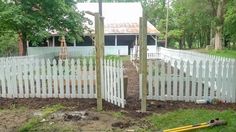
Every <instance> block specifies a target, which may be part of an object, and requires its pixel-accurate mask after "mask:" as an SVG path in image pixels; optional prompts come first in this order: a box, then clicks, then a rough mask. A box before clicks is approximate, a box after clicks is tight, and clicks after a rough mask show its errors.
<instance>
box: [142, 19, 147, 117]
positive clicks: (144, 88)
mask: <svg viewBox="0 0 236 132" xmlns="http://www.w3.org/2000/svg"><path fill="white" fill-rule="evenodd" d="M140 22H141V23H140V25H141V28H140V29H141V36H140V40H141V43H140V53H141V54H140V55H141V56H140V60H141V62H140V64H141V77H142V78H141V79H142V83H141V88H142V100H141V112H146V108H147V107H146V106H147V18H146V17H145V15H143V18H141V19H140Z"/></svg>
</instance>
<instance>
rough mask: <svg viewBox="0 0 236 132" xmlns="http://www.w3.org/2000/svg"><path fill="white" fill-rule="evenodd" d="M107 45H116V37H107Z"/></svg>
mask: <svg viewBox="0 0 236 132" xmlns="http://www.w3.org/2000/svg"><path fill="white" fill-rule="evenodd" d="M105 45H115V36H111V35H110V36H105Z"/></svg>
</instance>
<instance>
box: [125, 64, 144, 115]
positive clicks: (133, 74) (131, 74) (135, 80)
mask: <svg viewBox="0 0 236 132" xmlns="http://www.w3.org/2000/svg"><path fill="white" fill-rule="evenodd" d="M124 67H125V71H124V74H125V75H126V76H128V87H127V99H126V101H127V105H126V109H129V110H137V108H139V107H140V105H139V75H138V72H137V71H136V69H135V67H134V66H133V64H132V63H131V62H130V61H125V62H124Z"/></svg>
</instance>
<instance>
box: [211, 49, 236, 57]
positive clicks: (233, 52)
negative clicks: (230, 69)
mask: <svg viewBox="0 0 236 132" xmlns="http://www.w3.org/2000/svg"><path fill="white" fill-rule="evenodd" d="M208 54H210V55H215V56H222V57H228V58H236V50H222V51H215V50H211V51H209V52H208Z"/></svg>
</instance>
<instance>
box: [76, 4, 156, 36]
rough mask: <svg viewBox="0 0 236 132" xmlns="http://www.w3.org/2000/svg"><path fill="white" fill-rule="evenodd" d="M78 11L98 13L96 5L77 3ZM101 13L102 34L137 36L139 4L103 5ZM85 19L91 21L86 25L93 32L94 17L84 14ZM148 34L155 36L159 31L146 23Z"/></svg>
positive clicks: (140, 13)
mask: <svg viewBox="0 0 236 132" xmlns="http://www.w3.org/2000/svg"><path fill="white" fill-rule="evenodd" d="M76 7H77V9H78V11H81V12H85V11H90V12H93V13H96V12H98V11H99V10H98V3H77V4H76ZM102 13H103V17H104V32H105V34H106V35H109V34H127V35H131V34H138V33H139V18H140V17H141V16H142V6H141V3H137V2H134V3H103V5H102ZM85 17H87V18H88V19H90V20H91V21H92V23H93V24H92V25H89V24H88V23H86V26H87V27H89V29H92V30H94V17H93V16H91V15H89V14H86V13H85ZM147 27H148V29H147V32H148V34H152V35H157V34H159V31H158V30H157V29H156V28H155V27H154V26H153V25H152V24H151V23H150V22H148V23H147Z"/></svg>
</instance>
